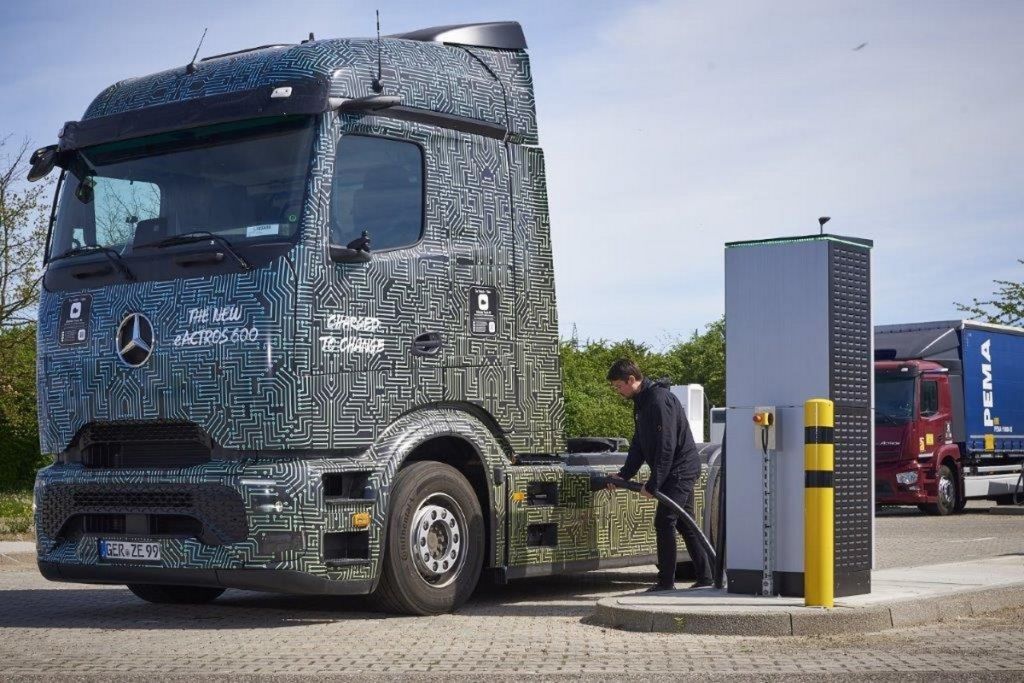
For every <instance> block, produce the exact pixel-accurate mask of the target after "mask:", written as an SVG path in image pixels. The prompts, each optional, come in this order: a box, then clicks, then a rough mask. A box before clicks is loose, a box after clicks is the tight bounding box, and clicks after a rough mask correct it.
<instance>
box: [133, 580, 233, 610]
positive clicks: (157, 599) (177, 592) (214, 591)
mask: <svg viewBox="0 0 1024 683" xmlns="http://www.w3.org/2000/svg"><path fill="white" fill-rule="evenodd" d="M128 590H130V591H131V592H132V593H134V594H135V595H136V597H139V598H142V599H143V600H145V601H146V602H154V603H157V604H160V605H203V604H206V603H208V602H213V601H214V600H216V599H217V598H219V597H220V594H221V593H223V592H224V589H223V588H213V587H210V586H165V585H160V584H151V583H129V584H128Z"/></svg>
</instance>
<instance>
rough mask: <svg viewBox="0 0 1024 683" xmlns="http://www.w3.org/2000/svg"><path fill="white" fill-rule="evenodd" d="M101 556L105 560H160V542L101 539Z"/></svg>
mask: <svg viewBox="0 0 1024 683" xmlns="http://www.w3.org/2000/svg"><path fill="white" fill-rule="evenodd" d="M100 558H101V559H104V560H132V561H135V562H159V561H160V544H159V543H143V542H140V541H105V540H100Z"/></svg>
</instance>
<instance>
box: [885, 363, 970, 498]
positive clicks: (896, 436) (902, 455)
mask: <svg viewBox="0 0 1024 683" xmlns="http://www.w3.org/2000/svg"><path fill="white" fill-rule="evenodd" d="M952 403H953V402H952V392H951V391H950V384H949V370H948V369H947V368H945V367H943V366H942V365H939V364H938V363H934V362H931V361H926V360H892V361H876V362H875V502H876V504H881V505H917V506H918V507H920V508H921V509H922V510H924V511H925V512H928V513H930V514H937V515H947V514H950V513H953V512H958V511H960V510H961V509H963V506H964V504H965V502H966V498H965V496H964V495H963V491H964V486H963V479H962V471H963V470H962V467H961V462H960V460H961V458H960V448H959V446H958V444H957V443H956V442H955V441H954V440H953V429H952V427H953V410H954V406H953V404H952Z"/></svg>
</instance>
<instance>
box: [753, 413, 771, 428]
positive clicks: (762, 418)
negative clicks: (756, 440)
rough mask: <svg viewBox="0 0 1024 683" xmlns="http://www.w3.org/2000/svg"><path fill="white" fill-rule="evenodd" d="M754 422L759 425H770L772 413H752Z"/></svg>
mask: <svg viewBox="0 0 1024 683" xmlns="http://www.w3.org/2000/svg"><path fill="white" fill-rule="evenodd" d="M754 424H756V425H758V426H760V427H771V425H772V414H771V413H769V412H759V413H754Z"/></svg>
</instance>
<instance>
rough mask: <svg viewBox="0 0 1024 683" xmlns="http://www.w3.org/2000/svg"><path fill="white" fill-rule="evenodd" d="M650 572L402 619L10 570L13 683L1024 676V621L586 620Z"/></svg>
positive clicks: (479, 599)
mask: <svg viewBox="0 0 1024 683" xmlns="http://www.w3.org/2000/svg"><path fill="white" fill-rule="evenodd" d="M878 533H879V544H878V547H879V565H880V566H900V565H902V566H914V565H918V564H927V563H932V562H938V561H949V560H951V559H953V560H955V559H966V558H968V557H979V556H991V555H999V554H1003V553H1007V552H1011V553H1024V519H1022V518H1020V517H996V516H988V515H986V514H984V513H981V512H972V513H971V514H967V515H964V516H961V517H956V518H951V519H934V518H926V517H923V516H919V515H917V514H902V513H894V514H887V515H886V516H883V517H880V518H879V519H878ZM653 579H654V571H653V568H652V569H641V570H635V571H633V570H629V571H606V572H597V573H593V574H589V575H583V576H576V577H559V578H552V579H538V580H530V581H525V582H520V583H516V584H513V585H511V586H506V587H503V588H489V589H483V590H481V591H480V592H479V593H478V595H477V596H476V597H475V598H474V600H473V601H472V602H471V603H470V604H469V605H468V606H467V607H465V608H464V609H463V610H461V611H460V612H459V613H458V614H455V615H444V616H439V617H431V618H407V617H391V616H387V615H382V614H378V613H375V612H372V611H369V610H368V608H367V605H366V604H365V603H364V602H362V601H360V600H354V599H345V598H337V599H335V598H332V599H324V598H304V597H280V596H268V595H261V594H257V593H247V592H243V591H229V592H228V593H226V594H225V595H224V596H223V597H222V598H221V599H220V600H218V601H217V602H216V603H214V604H213V605H209V606H204V607H171V606H155V605H149V604H146V603H143V602H141V601H139V600H137V599H135V598H134V597H133V596H132V595H131V594H129V593H128V592H127V591H126V590H124V589H121V588H116V587H96V586H76V585H70V584H55V583H49V582H46V581H44V580H43V579H42V578H41V577H39V576H38V575H37V574H36V573H34V571H32V570H31V567H26V566H24V565H22V566H20V567H19V566H17V565H11V564H6V565H0V677H9V678H11V679H19V678H24V677H27V676H39V677H50V676H54V675H58V674H63V675H74V676H77V677H81V678H109V677H111V676H113V677H123V678H131V677H138V678H149V679H152V678H154V677H160V678H171V677H174V678H182V679H184V678H194V677H195V676H196V675H197V674H200V675H206V676H210V675H220V676H224V677H234V676H239V675H254V676H264V675H265V676H268V677H275V678H276V677H281V676H288V675H295V676H303V677H331V676H341V677H358V678H362V677H367V676H374V677H382V678H390V677H393V676H396V675H399V674H407V673H416V674H422V675H423V676H424V677H431V678H436V677H438V676H442V675H443V676H444V677H445V678H452V677H453V675H464V676H466V677H471V678H473V679H476V680H480V679H482V678H484V677H485V676H486V679H487V680H492V679H494V678H507V680H517V681H518V680H521V678H522V676H523V675H524V674H544V675H547V676H560V675H564V676H571V677H574V678H575V677H578V676H583V677H587V678H591V677H593V678H605V679H608V680H613V679H614V680H620V679H622V678H624V677H625V678H638V679H639V678H646V677H659V676H661V677H664V676H665V675H666V674H670V673H671V674H676V675H677V676H678V675H680V674H688V673H689V674H694V675H701V676H703V675H705V674H708V673H715V674H740V675H743V676H744V677H750V678H763V677H765V676H768V675H771V674H777V675H779V676H780V677H785V678H786V679H787V680H788V679H790V678H792V677H793V676H800V675H801V674H802V675H804V676H806V677H807V679H808V680H810V679H811V677H814V678H815V679H817V678H818V677H820V676H821V675H822V674H824V675H826V676H827V677H829V678H838V679H842V678H848V677H851V676H857V677H860V676H864V675H867V676H871V677H876V678H885V677H888V676H891V675H892V674H893V672H902V673H900V674H899V678H900V679H901V680H919V679H931V678H935V677H939V676H941V677H942V678H943V679H944V680H948V679H961V680H977V679H979V678H984V679H990V680H1018V681H1019V680H1022V678H1024V609H1014V610H1005V611H1003V612H1000V613H997V614H994V615H990V616H987V617H984V618H973V619H963V620H957V621H954V622H947V623H942V624H934V625H929V626H926V627H919V628H914V629H903V630H898V631H889V632H885V633H881V634H878V635H869V636H864V635H857V636H832V637H824V638H786V639H772V638H740V637H724V636H723V637H708V636H685V635H670V634H636V633H626V632H620V631H615V630H611V629H605V628H601V627H598V626H594V625H591V624H589V623H588V617H589V615H590V614H591V612H592V606H593V603H594V601H595V600H596V599H597V598H598V597H604V596H610V595H614V594H617V593H622V592H629V591H635V590H637V589H639V588H642V587H643V586H645V585H646V584H647V583H649V582H651V581H653Z"/></svg>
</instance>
